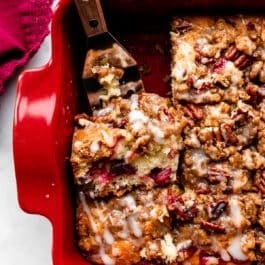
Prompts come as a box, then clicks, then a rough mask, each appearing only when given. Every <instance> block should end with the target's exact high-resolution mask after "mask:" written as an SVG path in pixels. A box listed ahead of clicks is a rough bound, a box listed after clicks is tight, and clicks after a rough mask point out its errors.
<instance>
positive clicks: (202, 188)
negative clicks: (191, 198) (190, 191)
mask: <svg viewBox="0 0 265 265" xmlns="http://www.w3.org/2000/svg"><path fill="white" fill-rule="evenodd" d="M195 192H196V194H198V195H199V194H209V193H211V192H212V191H211V189H210V187H209V186H208V185H207V184H205V183H199V184H198V185H197V189H196V191H195Z"/></svg>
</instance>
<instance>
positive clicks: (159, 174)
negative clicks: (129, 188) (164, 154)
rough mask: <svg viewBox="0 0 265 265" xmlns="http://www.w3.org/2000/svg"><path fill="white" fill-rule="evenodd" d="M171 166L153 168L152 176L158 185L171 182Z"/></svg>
mask: <svg viewBox="0 0 265 265" xmlns="http://www.w3.org/2000/svg"><path fill="white" fill-rule="evenodd" d="M171 173H172V170H171V168H158V167H156V168H154V169H152V170H151V173H150V177H151V178H152V179H153V180H154V181H155V183H156V184H158V185H163V184H168V183H169V182H170V176H171Z"/></svg>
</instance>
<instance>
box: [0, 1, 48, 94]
mask: <svg viewBox="0 0 265 265" xmlns="http://www.w3.org/2000/svg"><path fill="white" fill-rule="evenodd" d="M51 3H52V0H0V95H1V94H2V93H3V92H4V85H5V83H6V81H7V80H8V79H9V78H10V77H11V76H12V74H13V73H14V71H15V70H16V69H17V68H18V67H21V66H23V65H24V64H25V63H26V62H27V61H28V60H29V59H30V57H31V56H32V55H33V54H34V52H36V51H37V50H38V48H39V46H40V44H41V42H42V41H43V39H44V38H45V36H46V35H47V34H48V33H49V22H50V19H51V14H52V11H51Z"/></svg>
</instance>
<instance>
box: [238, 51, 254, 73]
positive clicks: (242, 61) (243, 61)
mask: <svg viewBox="0 0 265 265" xmlns="http://www.w3.org/2000/svg"><path fill="white" fill-rule="evenodd" d="M250 62H251V59H250V57H249V56H248V55H246V54H242V55H240V56H239V57H238V58H237V59H236V60H235V61H234V64H235V66H236V67H238V68H239V69H241V70H243V69H244V68H246V67H247V66H248V65H249V63H250Z"/></svg>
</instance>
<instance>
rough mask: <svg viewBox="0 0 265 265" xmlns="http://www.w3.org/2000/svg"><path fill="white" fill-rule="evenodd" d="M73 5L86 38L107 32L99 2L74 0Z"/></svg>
mask: <svg viewBox="0 0 265 265" xmlns="http://www.w3.org/2000/svg"><path fill="white" fill-rule="evenodd" d="M75 4H76V7H77V10H78V13H79V16H80V18H81V21H82V24H83V27H84V30H85V32H86V35H87V36H88V37H92V36H96V35H98V34H101V33H104V32H107V31H108V29H107V26H106V22H105V18H104V14H103V10H102V7H101V4H100V0H75Z"/></svg>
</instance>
